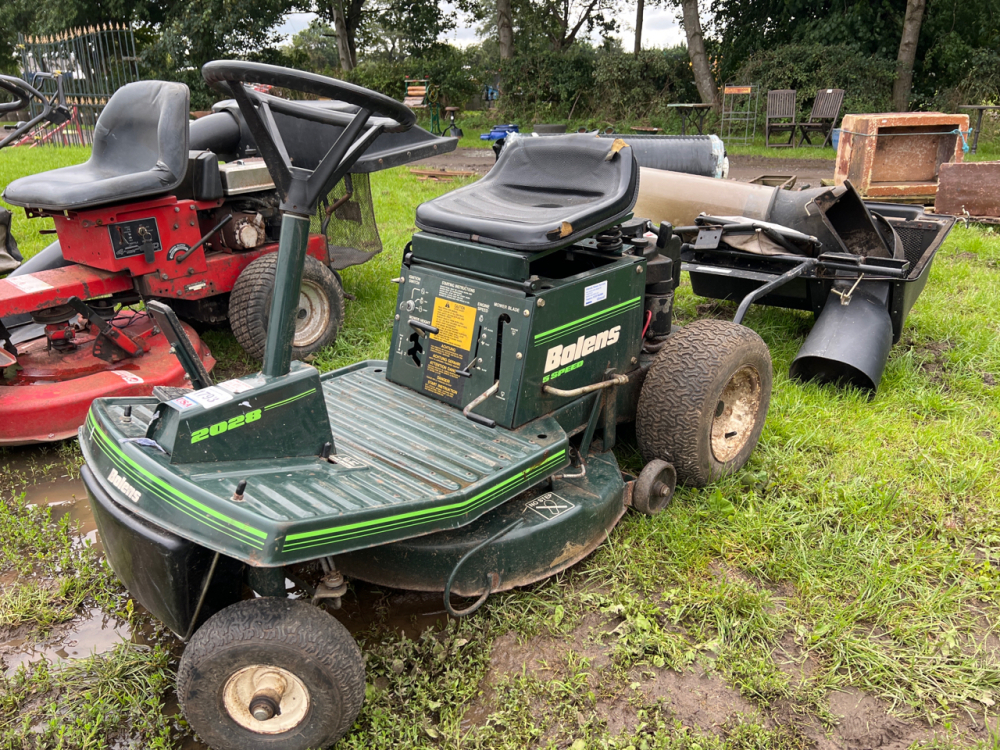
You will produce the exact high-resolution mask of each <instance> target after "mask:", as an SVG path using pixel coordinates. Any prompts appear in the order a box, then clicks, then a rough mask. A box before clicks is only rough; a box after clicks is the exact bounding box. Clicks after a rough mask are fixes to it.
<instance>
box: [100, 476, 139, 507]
mask: <svg viewBox="0 0 1000 750" xmlns="http://www.w3.org/2000/svg"><path fill="white" fill-rule="evenodd" d="M108 481H109V482H111V484H113V485H114V486H115V487H117V488H118V491H119V492H121V493H122V494H123V495H124V496H125V497H127V498H128V499H129V500H131V501H132V502H133V503H137V502H139V498H141V497H142V495H141V494H140V493H139V490H137V489H136V488H135V487H133V486H132V485H131V484H129V483H128V480H127V479H126V478H125V477H123V476H122V475H121V474H119V473H118V470H117V469H112V470H111V473H110V474H108Z"/></svg>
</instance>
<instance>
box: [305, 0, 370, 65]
mask: <svg viewBox="0 0 1000 750" xmlns="http://www.w3.org/2000/svg"><path fill="white" fill-rule="evenodd" d="M363 6H364V0H326V1H325V2H320V3H318V4H317V5H316V6H315V8H314V10H315V11H316V14H317V15H318V16H319V17H320V18H322V19H323V20H324V21H326V22H327V23H329V24H332V25H333V30H334V33H335V34H336V36H337V54H338V57H339V59H340V67H341V68H342V69H343V70H345V71H347V70H354V66H355V65H357V64H358V53H357V36H358V31H359V29H360V28H361V22H362V20H363V16H362V8H363Z"/></svg>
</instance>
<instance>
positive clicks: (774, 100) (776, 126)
mask: <svg viewBox="0 0 1000 750" xmlns="http://www.w3.org/2000/svg"><path fill="white" fill-rule="evenodd" d="M772 121H774V122H772ZM796 127H797V125H796V124H795V89H780V90H778V91H768V92H767V114H766V115H765V118H764V145H765V146H766V147H767V148H772V147H782V148H784V147H788V146H794V145H795V129H796ZM774 133H788V143H771V135H772V134H774Z"/></svg>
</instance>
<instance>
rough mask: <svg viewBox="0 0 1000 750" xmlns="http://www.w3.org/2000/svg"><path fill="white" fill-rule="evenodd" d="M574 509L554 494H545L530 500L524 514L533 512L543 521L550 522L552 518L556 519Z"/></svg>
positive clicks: (573, 506) (566, 501) (567, 501)
mask: <svg viewBox="0 0 1000 750" xmlns="http://www.w3.org/2000/svg"><path fill="white" fill-rule="evenodd" d="M575 507H576V506H575V505H574V504H573V503H571V502H570V501H569V500H566V499H565V498H562V497H559V495H557V494H555V493H554V492H546V493H545V494H544V495H541V496H540V497H537V498H535V499H534V500H531V501H530V502H529V503H528V504H527V506H525V508H524V512H527V511H529V510H533V511H535V513H537V514H538V515H540V516H541V517H542V518H544V519H545V520H547V521H551V520H552V519H553V518H557V517H558V516H561V515H562V514H563V513H565V512H566V511H568V510H572V509H573V508H575Z"/></svg>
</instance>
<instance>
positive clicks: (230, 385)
mask: <svg viewBox="0 0 1000 750" xmlns="http://www.w3.org/2000/svg"><path fill="white" fill-rule="evenodd" d="M219 388H225V389H226V390H227V391H229V392H230V393H243V391H252V390H253V386H252V385H250V384H249V383H245V382H243V381H242V380H227V381H226V382H225V383H219Z"/></svg>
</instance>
